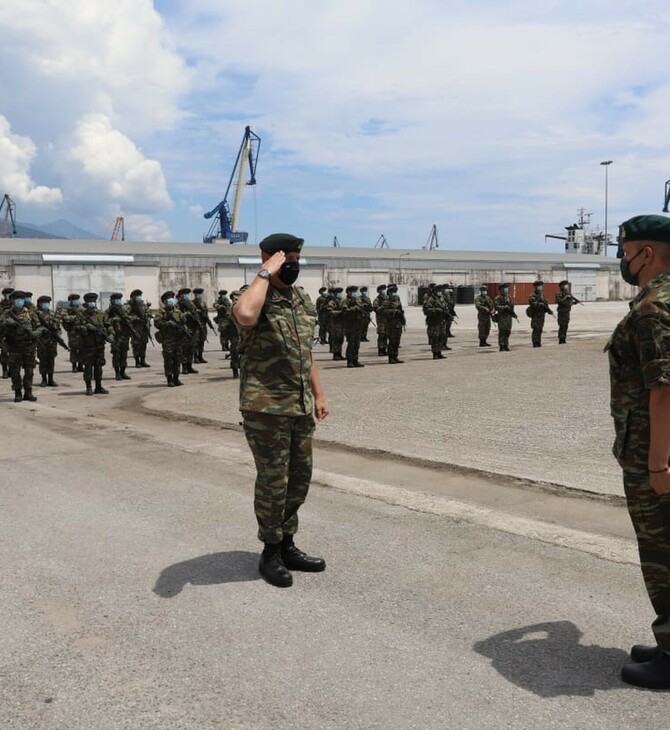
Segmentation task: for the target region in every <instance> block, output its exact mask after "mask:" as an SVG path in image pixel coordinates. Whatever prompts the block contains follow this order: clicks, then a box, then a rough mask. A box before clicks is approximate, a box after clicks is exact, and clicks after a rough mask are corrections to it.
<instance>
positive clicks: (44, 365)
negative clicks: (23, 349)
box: [37, 339, 58, 375]
mask: <svg viewBox="0 0 670 730" xmlns="http://www.w3.org/2000/svg"><path fill="white" fill-rule="evenodd" d="M57 351H58V347H57V346H56V343H55V342H54V341H53V340H43V339H40V340H38V342H37V358H38V359H39V361H40V375H48V374H49V373H53V371H54V368H55V366H56V354H57Z"/></svg>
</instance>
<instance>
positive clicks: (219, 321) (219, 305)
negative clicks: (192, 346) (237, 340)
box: [214, 289, 234, 352]
mask: <svg viewBox="0 0 670 730" xmlns="http://www.w3.org/2000/svg"><path fill="white" fill-rule="evenodd" d="M230 308H231V301H230V299H229V298H228V290H227V289H219V297H218V299H217V300H216V302H215V304H214V309H215V310H216V314H215V315H214V322H215V323H216V326H217V329H218V330H219V342H220V343H221V351H222V352H228V350H229V349H230V346H229V342H230V338H229V336H228V335H229V331H230V326H231V325H232V326H233V327H234V324H233V320H232V318H231V315H230Z"/></svg>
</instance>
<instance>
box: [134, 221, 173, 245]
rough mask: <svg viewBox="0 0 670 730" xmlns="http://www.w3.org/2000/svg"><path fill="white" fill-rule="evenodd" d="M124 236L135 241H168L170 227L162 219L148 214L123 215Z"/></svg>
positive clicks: (170, 236)
mask: <svg viewBox="0 0 670 730" xmlns="http://www.w3.org/2000/svg"><path fill="white" fill-rule="evenodd" d="M125 229H126V238H130V239H133V240H137V241H169V240H170V239H171V238H172V235H171V233H170V229H169V228H168V226H167V225H166V223H165V222H164V221H161V220H157V219H156V218H154V217H152V216H150V215H128V216H125Z"/></svg>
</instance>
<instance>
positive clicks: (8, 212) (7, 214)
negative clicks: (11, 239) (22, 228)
mask: <svg viewBox="0 0 670 730" xmlns="http://www.w3.org/2000/svg"><path fill="white" fill-rule="evenodd" d="M3 210H4V216H3V218H2V238H8V236H7V233H8V231H9V224H10V222H11V224H12V234H11V235H12V236H15V235H16V204H15V203H14V201H13V200H12V199H11V198H10V197H9V195H7V193H5V195H4V197H3V199H2V202H0V215H1V214H2V212H3Z"/></svg>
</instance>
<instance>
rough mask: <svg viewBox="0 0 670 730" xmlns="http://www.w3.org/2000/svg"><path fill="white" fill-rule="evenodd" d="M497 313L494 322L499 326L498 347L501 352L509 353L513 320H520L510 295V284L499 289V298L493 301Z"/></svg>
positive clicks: (502, 285)
mask: <svg viewBox="0 0 670 730" xmlns="http://www.w3.org/2000/svg"><path fill="white" fill-rule="evenodd" d="M493 307H494V309H495V310H496V313H495V314H494V315H493V318H494V319H493V321H494V322H496V323H497V325H498V347H499V349H500V352H509V337H510V335H511V334H512V320H513V319H515V318H516V319H518V317H517V316H516V313H515V311H514V302H513V301H512V297H510V295H509V284H507V283H504V284H501V285H500V286H499V287H498V296H497V297H496V298H495V299H494V300H493Z"/></svg>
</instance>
